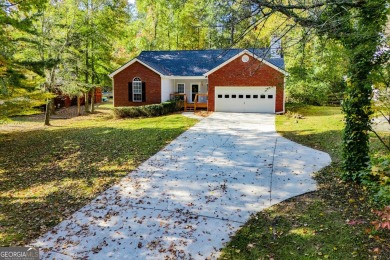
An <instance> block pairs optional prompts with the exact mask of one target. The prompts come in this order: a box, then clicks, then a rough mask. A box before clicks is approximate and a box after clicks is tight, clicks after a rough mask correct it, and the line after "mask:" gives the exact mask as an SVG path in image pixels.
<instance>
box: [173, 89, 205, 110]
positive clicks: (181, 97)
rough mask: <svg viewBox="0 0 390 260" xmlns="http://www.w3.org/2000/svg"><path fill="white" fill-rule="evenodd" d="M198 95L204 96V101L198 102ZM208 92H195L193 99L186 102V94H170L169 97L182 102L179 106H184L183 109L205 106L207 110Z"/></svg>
mask: <svg viewBox="0 0 390 260" xmlns="http://www.w3.org/2000/svg"><path fill="white" fill-rule="evenodd" d="M199 97H206V102H200V101H199V100H200V99H199ZM207 97H208V94H207V93H205V94H196V95H195V100H194V102H193V103H190V102H188V99H187V94H171V99H179V101H181V102H182V105H181V107H182V108H184V111H194V112H195V111H196V109H199V108H203V109H204V108H205V109H206V110H208V101H207Z"/></svg>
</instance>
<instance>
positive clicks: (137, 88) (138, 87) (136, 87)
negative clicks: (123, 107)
mask: <svg viewBox="0 0 390 260" xmlns="http://www.w3.org/2000/svg"><path fill="white" fill-rule="evenodd" d="M133 101H134V102H142V81H141V79H140V78H134V79H133Z"/></svg>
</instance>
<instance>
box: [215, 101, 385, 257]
mask: <svg viewBox="0 0 390 260" xmlns="http://www.w3.org/2000/svg"><path fill="white" fill-rule="evenodd" d="M287 108H288V111H289V112H288V113H287V114H286V115H281V116H277V117H276V128H277V130H278V132H279V133H280V134H281V135H283V136H284V137H286V138H288V139H290V140H293V141H296V142H298V143H301V144H304V145H306V146H309V147H312V148H316V149H319V150H322V151H325V152H328V153H329V154H330V155H331V157H332V160H333V163H332V165H331V166H329V167H327V168H325V169H323V170H322V171H320V172H319V173H318V174H317V175H316V180H317V182H318V184H319V190H318V191H316V192H312V193H308V194H305V195H303V196H298V197H296V198H292V199H290V200H287V201H284V202H282V203H280V204H278V205H275V206H273V207H271V208H269V209H268V210H265V211H263V212H260V213H258V214H256V215H255V216H254V217H253V218H251V219H250V221H248V222H247V223H246V224H245V225H244V226H243V228H242V229H241V230H240V231H239V232H238V233H237V234H236V235H235V236H234V237H233V238H232V240H231V242H230V243H229V244H228V245H227V246H226V247H225V248H224V249H223V254H222V256H221V259H323V258H325V259H352V258H357V259H368V258H378V259H389V258H390V245H389V241H390V234H389V233H390V232H386V231H376V230H374V229H373V225H372V224H371V221H373V220H376V219H377V217H376V216H375V215H374V214H373V213H372V204H371V200H370V196H372V195H371V194H370V193H369V192H368V191H367V190H366V189H365V188H363V187H361V186H356V185H353V184H348V183H343V182H341V181H340V179H339V178H338V176H339V174H340V172H341V169H340V165H341V163H340V161H341V149H340V145H341V138H342V128H343V124H344V123H343V115H342V114H341V109H340V108H337V107H315V106H303V105H295V106H288V107H287ZM302 117H303V118H302ZM372 150H373V152H375V153H377V154H382V155H383V154H385V153H386V152H385V150H384V149H382V148H381V146H380V145H379V142H378V141H377V140H376V139H375V138H374V137H373V138H372Z"/></svg>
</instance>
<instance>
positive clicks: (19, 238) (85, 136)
mask: <svg viewBox="0 0 390 260" xmlns="http://www.w3.org/2000/svg"><path fill="white" fill-rule="evenodd" d="M102 108H103V109H105V110H107V109H108V108H105V106H104V105H103V106H102ZM11 123H12V122H11ZM13 123H14V126H13V127H10V128H7V127H6V126H4V125H3V126H2V127H0V246H10V245H25V244H26V243H28V242H29V241H30V240H31V239H34V238H37V237H38V236H39V235H40V234H43V233H45V232H46V231H48V230H49V229H50V228H51V227H53V226H55V225H56V224H58V223H59V222H61V221H62V220H63V219H65V218H66V217H67V216H69V215H70V214H72V213H73V212H74V211H75V210H77V209H79V208H81V207H82V206H84V205H86V204H87V203H88V202H89V201H91V200H92V199H93V198H95V197H96V196H97V195H98V194H99V193H101V192H102V191H104V190H105V189H107V188H108V187H110V186H111V185H113V184H114V183H115V182H117V181H119V180H120V179H121V178H122V177H124V176H125V175H127V174H128V173H130V172H131V171H132V170H134V169H135V168H136V167H137V166H138V165H139V164H140V163H142V162H143V161H145V160H146V159H148V158H149V157H150V156H152V155H153V154H155V153H156V152H158V151H159V150H160V149H161V148H163V147H164V146H166V145H167V144H168V143H169V142H170V141H172V140H173V139H175V138H176V137H177V136H178V135H180V134H181V133H182V132H184V131H185V130H186V129H188V128H189V127H190V126H192V125H194V124H195V123H196V120H193V119H189V118H186V117H183V116H181V115H179V114H173V115H168V116H162V117H155V118H146V119H123V120H114V119H112V116H111V115H110V114H108V113H107V112H105V111H103V110H100V111H99V110H98V113H97V114H92V115H87V116H81V117H74V118H72V119H62V120H52V124H53V126H51V127H42V125H43V121H42V120H41V121H39V122H36V121H34V120H33V122H31V121H30V120H29V119H28V117H22V118H16V119H14V122H13ZM15 125H16V126H18V127H15ZM10 129H11V130H10ZM15 129H16V130H15Z"/></svg>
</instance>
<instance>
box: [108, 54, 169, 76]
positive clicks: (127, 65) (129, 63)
mask: <svg viewBox="0 0 390 260" xmlns="http://www.w3.org/2000/svg"><path fill="white" fill-rule="evenodd" d="M135 62H139V63H141V64H142V65H143V66H145V67H147V68H148V69H150V70H151V71H153V72H155V73H157V74H158V75H160V76H161V77H163V76H164V75H163V74H161V72H159V71H157V70H155V69H154V68H152V67H150V66H149V65H147V64H146V63H144V62H142V61H141V60H139V59H137V58H134V59H132V60H130V61H129V62H128V63H126V64H125V65H123V66H121V67H120V68H118V69H117V70H115V71H114V72H113V73H111V74H110V75H108V76H109V77H110V78H113V77H114V76H115V75H116V74H118V73H119V72H121V71H123V70H124V69H126V68H127V67H129V66H130V65H132V64H133V63H135Z"/></svg>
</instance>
